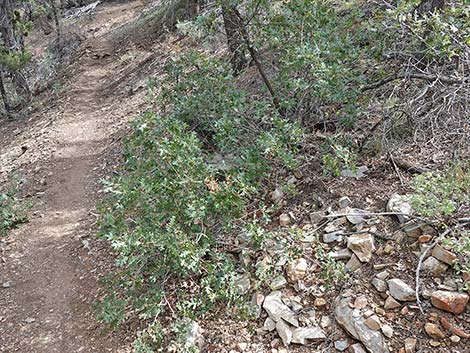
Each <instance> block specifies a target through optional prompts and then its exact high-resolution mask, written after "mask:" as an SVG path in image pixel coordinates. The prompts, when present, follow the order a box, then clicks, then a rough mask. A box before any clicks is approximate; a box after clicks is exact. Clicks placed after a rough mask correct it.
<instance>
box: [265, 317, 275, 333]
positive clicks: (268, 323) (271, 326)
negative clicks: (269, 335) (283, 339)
mask: <svg viewBox="0 0 470 353" xmlns="http://www.w3.org/2000/svg"><path fill="white" fill-rule="evenodd" d="M263 329H264V330H266V331H269V332H271V331H274V330H275V329H276V322H275V321H274V320H273V319H271V318H270V317H267V318H266V320H264V325H263Z"/></svg>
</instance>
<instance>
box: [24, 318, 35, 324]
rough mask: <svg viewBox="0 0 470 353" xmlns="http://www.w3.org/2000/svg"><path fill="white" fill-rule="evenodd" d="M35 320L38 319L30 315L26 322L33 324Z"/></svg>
mask: <svg viewBox="0 0 470 353" xmlns="http://www.w3.org/2000/svg"><path fill="white" fill-rule="evenodd" d="M35 321H36V319H35V318H32V317H28V318H26V319H25V320H24V322H26V323H27V324H32V323H33V322H35Z"/></svg>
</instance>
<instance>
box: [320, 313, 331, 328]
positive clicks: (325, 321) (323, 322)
mask: <svg viewBox="0 0 470 353" xmlns="http://www.w3.org/2000/svg"><path fill="white" fill-rule="evenodd" d="M332 324H333V323H332V322H331V318H330V317H329V316H322V317H321V319H320V326H321V327H322V328H323V329H327V328H329V327H331V325H332Z"/></svg>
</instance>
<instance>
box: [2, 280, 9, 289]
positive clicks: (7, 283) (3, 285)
mask: <svg viewBox="0 0 470 353" xmlns="http://www.w3.org/2000/svg"><path fill="white" fill-rule="evenodd" d="M2 287H3V288H10V287H11V281H6V282H3V284H2Z"/></svg>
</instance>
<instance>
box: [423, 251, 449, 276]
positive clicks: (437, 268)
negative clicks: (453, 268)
mask: <svg viewBox="0 0 470 353" xmlns="http://www.w3.org/2000/svg"><path fill="white" fill-rule="evenodd" d="M448 267H449V266H448V265H446V264H445V263H443V262H440V261H439V260H438V259H436V258H435V257H433V256H429V257H428V258H427V259H426V260H425V261H424V262H423V270H424V271H428V272H431V273H432V275H433V276H434V277H440V276H441V275H442V274H443V273H444V272H445V271H447V268H448Z"/></svg>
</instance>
